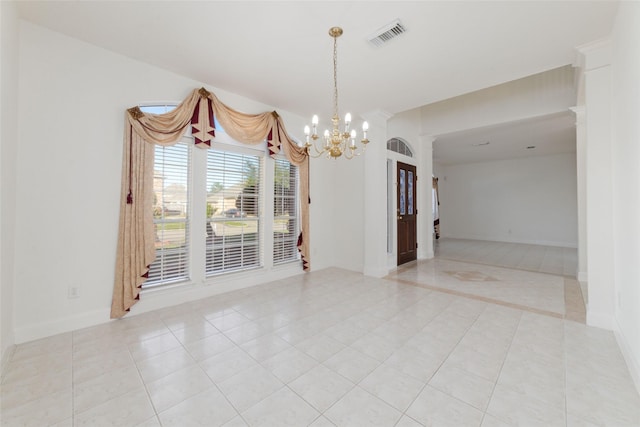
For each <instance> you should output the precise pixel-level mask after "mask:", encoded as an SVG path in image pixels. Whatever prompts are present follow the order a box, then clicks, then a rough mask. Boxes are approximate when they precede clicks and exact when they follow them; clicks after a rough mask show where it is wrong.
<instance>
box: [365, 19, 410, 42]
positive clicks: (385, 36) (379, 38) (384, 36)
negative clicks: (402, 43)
mask: <svg viewBox="0 0 640 427" xmlns="http://www.w3.org/2000/svg"><path fill="white" fill-rule="evenodd" d="M406 31H407V30H406V28H404V25H402V23H401V22H400V20H399V19H396V20H395V21H393V22H392V23H390V24H388V25H385V26H384V27H382V28H380V29H379V30H378V31H376V32H375V33H373V34H371V35H370V36H369V37H368V38H367V40H369V43H371V44H372V45H374V46H375V47H379V46H382V45H383V44H385V43H387V42H388V41H389V40H391V39H394V38H396V37H398V36H399V35H400V34H402V33H405V32H406Z"/></svg>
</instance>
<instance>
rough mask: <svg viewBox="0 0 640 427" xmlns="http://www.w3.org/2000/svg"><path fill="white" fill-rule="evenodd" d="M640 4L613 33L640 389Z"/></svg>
mask: <svg viewBox="0 0 640 427" xmlns="http://www.w3.org/2000/svg"><path fill="white" fill-rule="evenodd" d="M639 40H640V3H638V2H621V3H620V6H619V10H618V16H617V18H616V21H615V24H614V30H613V34H612V48H613V51H612V61H611V64H612V67H611V74H612V75H611V77H612V78H611V91H612V100H613V102H612V111H611V120H612V141H613V144H612V168H611V169H612V174H613V217H614V221H613V224H612V226H613V235H614V253H615V260H614V267H615V276H614V281H615V282H614V283H615V286H614V288H615V291H614V292H615V301H616V302H615V310H614V317H615V325H614V329H616V334H617V336H618V341H619V342H620V346H621V348H622V350H623V353H624V355H625V358H626V360H627V364H628V366H629V368H630V371H631V374H632V376H633V378H634V380H635V382H636V387H637V388H638V389H639V390H640V263H638V260H640V221H639V218H640V190H639V189H640V169H639V168H638V165H639V164H640V144H639V141H640V121H639V120H638V117H640V81H638V76H640V44H639Z"/></svg>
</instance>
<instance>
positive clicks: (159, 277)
mask: <svg viewBox="0 0 640 427" xmlns="http://www.w3.org/2000/svg"><path fill="white" fill-rule="evenodd" d="M189 165H190V149H189V142H179V143H177V144H175V145H172V146H167V147H163V146H160V145H156V146H155V163H154V176H153V190H154V195H153V206H154V212H153V217H154V221H153V222H154V226H155V231H156V260H155V261H154V262H153V263H152V264H151V268H150V270H149V278H148V280H147V281H146V282H145V283H144V285H143V288H144V287H149V286H155V285H158V284H166V283H171V282H176V281H181V280H186V279H188V278H189V199H190V198H189V170H190V166H189Z"/></svg>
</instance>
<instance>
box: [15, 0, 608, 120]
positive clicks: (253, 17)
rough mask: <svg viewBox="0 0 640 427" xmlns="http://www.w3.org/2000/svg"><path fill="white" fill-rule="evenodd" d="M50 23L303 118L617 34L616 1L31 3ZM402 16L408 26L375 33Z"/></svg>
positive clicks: (523, 72) (438, 94) (408, 99)
mask: <svg viewBox="0 0 640 427" xmlns="http://www.w3.org/2000/svg"><path fill="white" fill-rule="evenodd" d="M19 4H20V6H19V10H20V14H21V17H23V18H24V19H27V20H30V21H32V22H34V23H37V24H39V25H42V26H45V27H48V28H51V29H53V30H56V31H59V32H62V33H65V34H68V35H70V36H72V37H75V38H78V39H81V40H85V41H87V42H89V43H92V44H95V45H98V46H102V47H104V48H106V49H109V50H112V51H115V52H119V53H121V54H124V55H126V56H130V57H133V58H137V59H139V60H141V61H144V62H148V63H150V64H153V65H156V66H159V67H162V68H165V69H167V70H171V71H173V72H176V73H178V74H181V75H184V76H187V77H190V78H193V79H195V80H198V81H201V82H204V83H206V84H208V85H211V86H212V87H218V88H223V89H225V90H228V91H230V92H234V93H237V94H240V95H244V96H247V97H249V98H251V99H255V100H258V101H261V102H264V103H266V104H269V105H274V106H277V107H278V108H282V109H284V110H288V111H291V112H294V113H297V114H300V115H301V116H303V117H306V116H311V115H312V114H313V113H320V114H322V115H324V116H328V115H329V114H330V112H331V108H332V99H331V96H332V84H333V82H332V62H331V57H332V39H331V37H330V36H329V35H328V33H327V31H328V29H329V28H330V27H332V26H336V25H338V26H341V27H343V28H344V35H343V36H342V37H341V38H340V39H339V41H338V55H339V61H338V65H339V76H338V77H339V88H340V106H341V110H344V111H341V113H344V112H346V110H349V111H351V112H352V113H354V114H356V115H357V114H360V113H364V112H369V111H373V110H378V109H381V110H384V111H387V112H389V113H398V112H400V111H404V110H408V109H411V108H415V107H419V106H422V105H425V104H429V103H432V102H435V101H439V100H443V99H447V98H450V97H454V96H457V95H461V94H464V93H468V92H472V91H476V90H479V89H482V88H486V87H489V86H494V85H497V84H500V83H503V82H506V81H510V80H514V79H518V78H522V77H525V76H529V75H531V74H535V73H539V72H542V71H546V70H550V69H553V68H557V67H560V66H563V65H567V64H570V63H572V62H573V60H574V48H575V47H576V46H578V45H581V44H584V43H587V42H590V41H593V40H595V39H598V38H600V37H603V36H605V35H608V34H609V32H610V30H611V26H612V20H613V16H614V14H615V11H616V8H617V2H615V1H575V0H574V1H497V2H493V1H463V2H457V1H413V2H405V1H383V2H378V1H355V2H344V1H288V2H273V1H257V2H245V1H40V2H37V1H28V0H20V2H19ZM397 18H399V19H400V20H401V22H402V23H403V25H404V26H405V27H406V28H407V32H406V33H405V34H403V35H401V36H399V37H398V38H396V39H394V40H392V41H391V42H389V43H387V44H385V45H383V46H382V47H379V48H375V47H373V46H371V45H369V43H368V42H367V37H368V36H369V35H371V34H372V33H374V32H375V31H376V30H377V29H379V28H380V27H383V26H384V25H386V24H387V23H389V22H391V21H393V20H394V19H397Z"/></svg>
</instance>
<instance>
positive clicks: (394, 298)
mask: <svg viewBox="0 0 640 427" xmlns="http://www.w3.org/2000/svg"><path fill="white" fill-rule="evenodd" d="M446 269H447V271H449V269H450V270H451V271H468V272H473V271H476V272H477V271H478V268H477V265H474V264H466V263H456V265H455V268H453V267H451V268H450V266H446ZM403 271H404V272H409V271H411V269H406V270H403ZM479 273H481V274H487V275H491V274H494V272H491V273H487V272H486V271H479ZM498 273H499V274H501V275H503V276H500V277H506V276H504V274H506V273H505V272H498ZM498 273H496V275H497V274H498ZM509 274H512V276H509V277H510V280H512V281H514V282H517V281H518V280H519V279H518V273H513V272H512V273H509ZM478 277H481V275H480V276H475V273H467V274H462V275H458V278H456V276H455V274H435V275H429V276H428V280H427V278H425V276H422V275H421V270H420V264H416V266H415V268H414V273H413V276H410V275H408V276H404V277H402V278H399V277H389V278H385V279H374V278H368V277H364V276H362V275H360V274H356V273H352V272H348V271H345V270H340V269H326V270H320V271H316V272H312V273H308V274H304V275H299V276H296V277H293V278H290V279H287V280H282V281H278V282H274V283H271V284H267V285H263V286H258V287H254V288H249V289H245V290H242V291H237V292H233V293H228V294H224V295H220V296H216V297H211V298H208V299H205V300H200V301H197V302H193V303H188V304H183V305H180V306H176V307H172V308H168V309H163V310H158V311H155V312H151V313H146V314H142V315H138V316H131V317H128V318H125V319H123V320H120V321H116V322H111V323H108V324H105V325H101V326H97V327H93V328H89V329H84V330H79V331H76V332H73V333H67V334H62V335H58V336H54V337H50V338H46V339H43V340H39V341H35V342H31V343H26V344H22V345H19V346H18V347H17V349H16V351H15V352H14V354H13V357H12V359H11V361H10V363H9V366H8V369H7V370H6V372H5V374H4V376H3V378H2V390H1V398H2V403H1V409H2V415H1V418H2V426H47V425H55V426H115V425H123V426H181V427H189V426H200V425H202V426H218V425H226V426H245V425H250V426H277V427H280V426H308V425H312V426H315V427H318V426H333V425H336V426H363V427H368V426H404V427H407V426H421V425H422V426H455V427H461V426H483V427H494V426H527V427H528V426H545V427H546V426H572V427H578V426H580V427H583V426H605V425H606V426H639V425H640V398H639V396H638V394H637V392H636V390H635V388H634V385H633V382H632V380H631V378H630V376H629V373H628V371H627V368H626V365H625V363H624V360H623V358H622V355H621V353H620V350H619V349H618V346H617V344H616V340H615V337H614V335H613V334H612V333H611V332H607V331H603V330H598V329H594V328H590V327H587V326H585V325H584V324H581V323H579V322H574V321H571V320H567V319H565V318H563V317H564V316H565V314H566V308H565V307H566V305H564V306H563V303H562V299H563V298H564V292H563V288H562V286H560V285H559V284H558V283H555V282H554V283H552V284H550V286H551V287H553V291H552V292H550V293H549V295H545V296H544V298H548V299H549V301H550V302H549V306H547V307H545V309H544V310H542V311H541V312H542V313H543V314H540V313H539V312H536V311H535V310H532V309H530V308H528V307H527V306H526V305H523V304H519V303H518V304H512V303H510V302H504V301H496V303H494V302H493V300H492V298H488V297H485V296H483V295H471V294H469V297H466V296H462V294H460V293H459V292H458V291H456V290H454V289H453V287H454V286H453V284H455V280H458V279H459V278H462V279H466V280H469V279H474V278H478ZM521 277H522V278H524V277H529V276H524V275H523V276H521ZM534 280H535V278H534ZM412 281H413V282H412ZM463 281H464V280H463ZM463 281H462V282H463ZM471 283H475V282H471ZM463 285H464V284H463ZM427 286H430V287H431V288H428V287H427ZM464 286H466V285H464ZM545 286H546V285H545ZM436 289H442V291H440V290H436ZM465 295H466V294H465ZM558 299H560V301H558ZM510 304H511V305H510ZM520 306H522V307H521V308H514V307H520Z"/></svg>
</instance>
